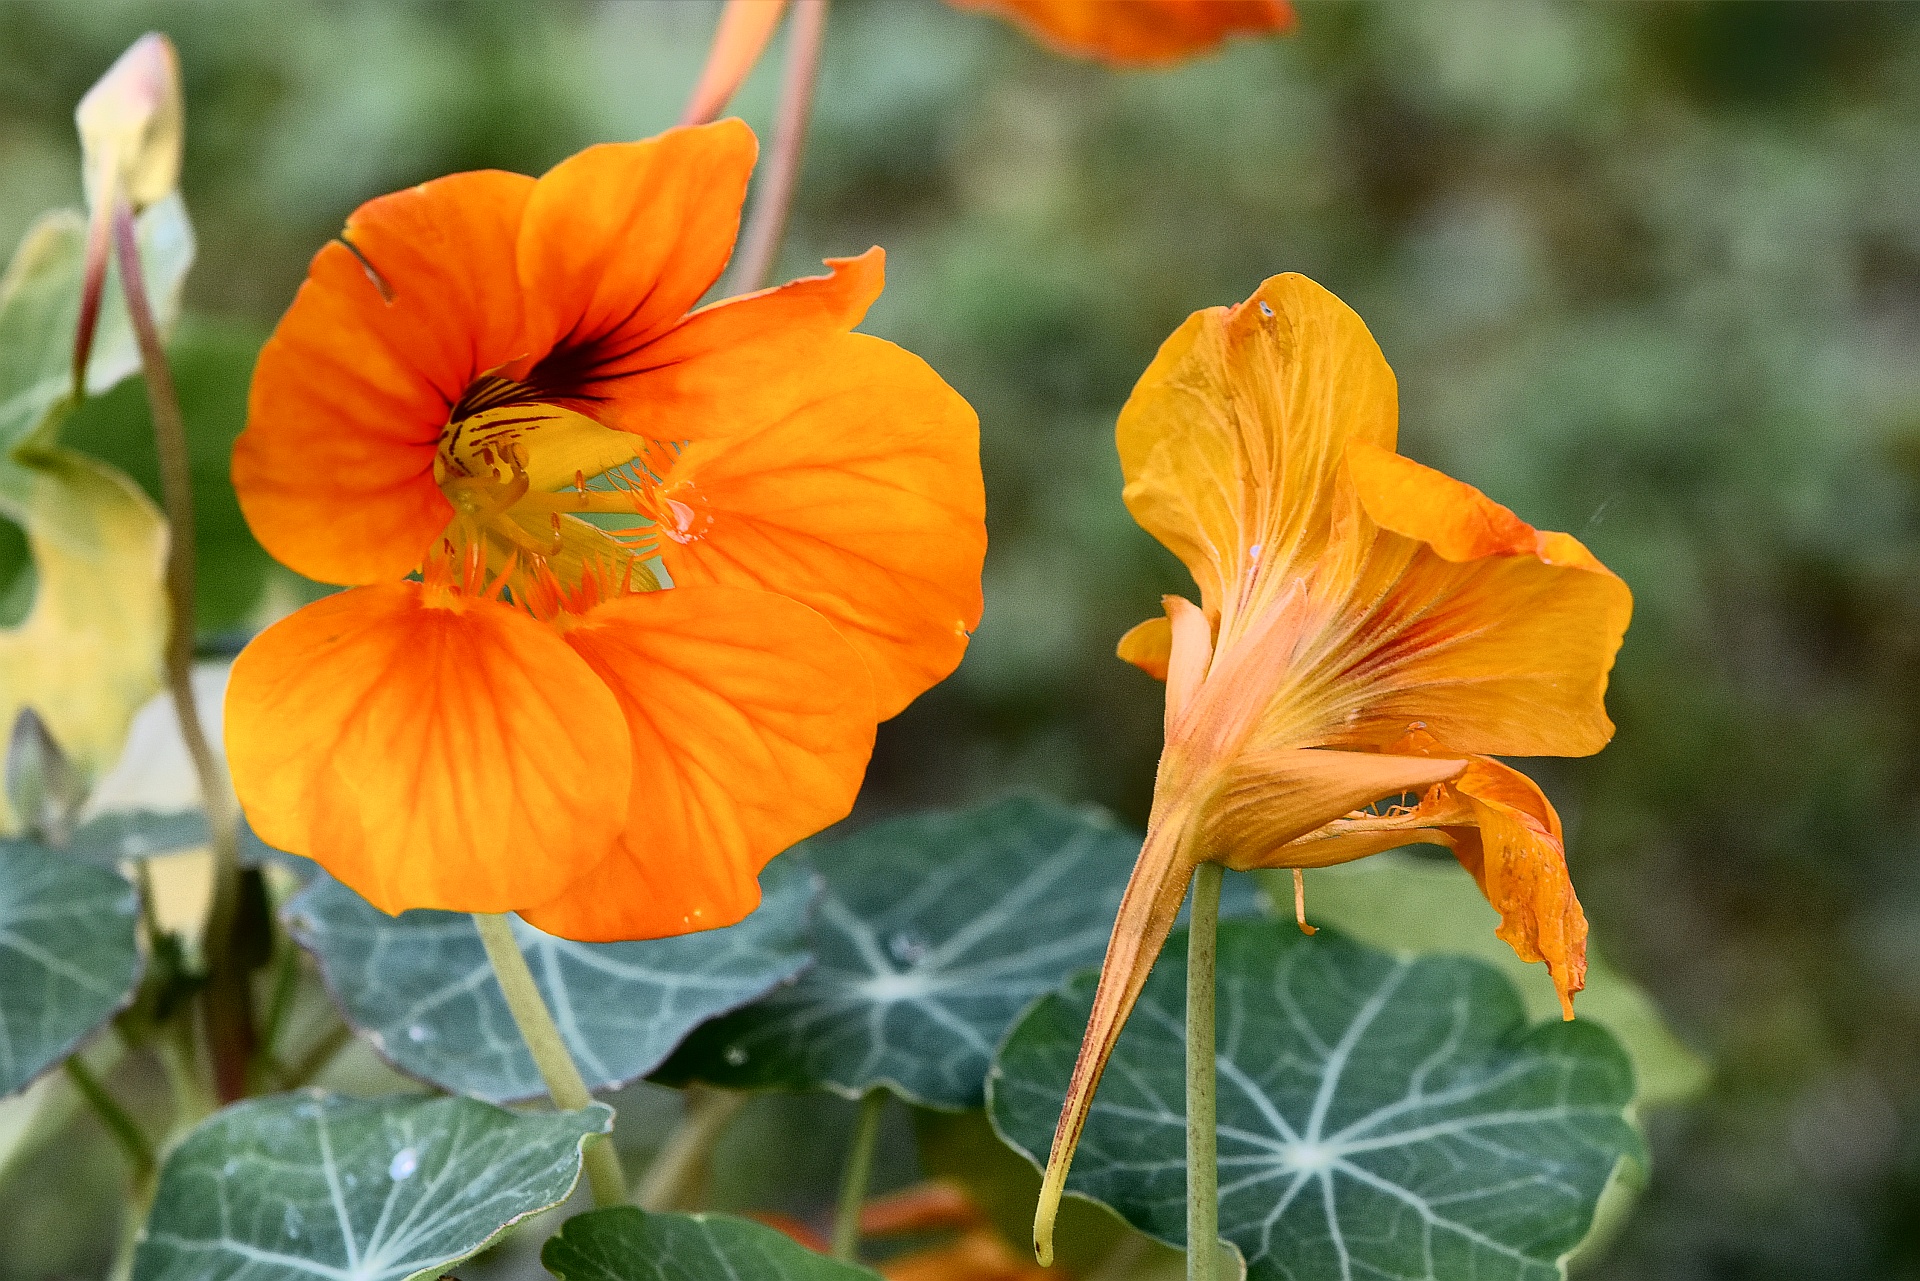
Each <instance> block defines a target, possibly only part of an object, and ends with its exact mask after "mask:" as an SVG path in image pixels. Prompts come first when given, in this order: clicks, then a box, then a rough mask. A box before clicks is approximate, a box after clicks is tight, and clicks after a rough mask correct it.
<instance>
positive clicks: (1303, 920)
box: [1293, 867, 1320, 934]
mask: <svg viewBox="0 0 1920 1281" xmlns="http://www.w3.org/2000/svg"><path fill="white" fill-rule="evenodd" d="M1293 920H1294V923H1295V924H1296V925H1298V926H1299V927H1300V932H1301V933H1302V934H1318V933H1319V932H1320V928H1319V927H1318V926H1315V925H1308V924H1307V874H1306V873H1305V872H1303V871H1301V870H1300V869H1299V868H1297V867H1296V868H1294V869H1293Z"/></svg>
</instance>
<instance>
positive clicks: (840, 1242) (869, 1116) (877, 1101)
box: [833, 1089, 887, 1263]
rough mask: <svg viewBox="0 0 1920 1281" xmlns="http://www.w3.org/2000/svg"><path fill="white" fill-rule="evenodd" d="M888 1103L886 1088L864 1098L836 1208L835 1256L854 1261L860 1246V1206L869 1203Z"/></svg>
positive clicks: (861, 1101) (870, 1091) (873, 1091)
mask: <svg viewBox="0 0 1920 1281" xmlns="http://www.w3.org/2000/svg"><path fill="white" fill-rule="evenodd" d="M886 1106H887V1092H886V1091H885V1090H879V1089H875V1090H869V1091H867V1096H866V1097H865V1098H864V1099H861V1100H860V1119H859V1121H858V1122H856V1123H855V1125H854V1128H853V1144H852V1146H850V1147H849V1148H848V1149H847V1170H846V1173H845V1174H843V1175H842V1176H841V1178H840V1204H839V1205H838V1206H837V1207H836V1208H835V1209H834V1212H833V1257H834V1258H836V1259H842V1260H845V1261H846V1262H848V1263H851V1262H853V1261H854V1257H855V1256H856V1255H857V1254H858V1253H859V1250H860V1207H861V1206H863V1205H865V1204H866V1200H867V1180H868V1179H869V1178H870V1177H871V1176H872V1174H873V1149H874V1143H875V1141H876V1140H877V1139H878V1138H879V1137H880V1113H881V1112H882V1110H884V1109H885V1108H886Z"/></svg>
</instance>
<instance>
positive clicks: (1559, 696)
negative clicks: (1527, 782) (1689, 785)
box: [1287, 444, 1633, 756]
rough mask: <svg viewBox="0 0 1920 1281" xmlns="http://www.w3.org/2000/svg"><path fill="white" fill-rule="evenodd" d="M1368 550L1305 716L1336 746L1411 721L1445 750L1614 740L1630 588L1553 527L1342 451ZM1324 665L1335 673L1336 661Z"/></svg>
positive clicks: (1403, 727)
mask: <svg viewBox="0 0 1920 1281" xmlns="http://www.w3.org/2000/svg"><path fill="white" fill-rule="evenodd" d="M1347 463H1348V469H1349V472H1350V474H1351V477H1352V484H1353V493H1354V495H1355V498H1356V499H1357V501H1358V503H1359V505H1360V507H1361V508H1362V509H1363V510H1364V512H1365V515H1366V518H1367V519H1366V521H1365V522H1363V523H1364V524H1365V525H1367V526H1368V527H1370V528H1371V529H1372V530H1373V531H1374V532H1373V537H1372V540H1371V547H1370V550H1369V553H1368V555H1367V557H1366V559H1365V561H1364V562H1363V563H1362V564H1361V566H1360V568H1359V571H1358V572H1357V573H1356V574H1355V575H1354V577H1353V578H1352V579H1351V586H1350V588H1349V591H1348V594H1347V596H1346V598H1345V601H1346V604H1345V607H1344V608H1343V609H1342V611H1341V612H1342V616H1343V622H1342V625H1341V627H1340V628H1339V629H1338V631H1337V632H1334V633H1330V635H1333V636H1335V638H1336V639H1337V642H1338V643H1337V644H1336V643H1334V641H1329V642H1327V646H1328V647H1327V649H1326V650H1325V666H1324V667H1322V668H1320V670H1321V671H1323V672H1325V673H1326V676H1325V679H1324V680H1315V679H1313V678H1312V677H1311V676H1310V675H1309V674H1308V673H1310V672H1311V671H1312V670H1313V669H1314V667H1315V665H1314V664H1313V663H1303V664H1302V681H1301V684H1302V686H1303V687H1307V688H1312V689H1315V690H1317V693H1316V694H1315V695H1314V697H1313V699H1312V701H1313V703H1314V704H1315V706H1317V707H1318V708H1319V712H1318V715H1317V717H1313V718H1309V717H1306V716H1303V715H1301V714H1300V713H1299V711H1298V709H1297V708H1296V709H1294V710H1293V711H1292V712H1291V713H1289V714H1288V716H1287V719H1288V720H1289V721H1290V722H1291V723H1293V724H1296V725H1298V724H1306V723H1309V722H1310V720H1314V719H1317V720H1318V721H1319V723H1320V724H1322V725H1331V726H1337V728H1334V729H1331V730H1329V731H1327V732H1325V733H1324V734H1321V735H1316V736H1315V737H1317V738H1320V739H1321V741H1324V742H1327V743H1330V744H1334V745H1353V746H1363V747H1364V746H1378V745H1379V744H1380V743H1382V742H1383V741H1386V740H1388V739H1392V738H1396V737H1398V736H1399V735H1401V734H1404V733H1405V732H1406V731H1407V728H1408V726H1409V725H1412V724H1415V723H1418V724H1421V725H1423V726H1424V727H1425V729H1426V731H1427V732H1428V733H1429V734H1431V735H1432V737H1433V739H1434V740H1435V741H1436V742H1437V743H1439V744H1440V745H1441V750H1443V751H1445V752H1447V753H1449V754H1467V753H1498V754H1501V755H1506V756H1585V755H1588V754H1590V753H1593V752H1597V751H1599V750H1600V748H1601V747H1603V746H1605V744H1606V742H1607V740H1608V739H1610V738H1611V737H1612V736H1613V722H1612V721H1610V720H1608V719H1607V713H1606V707H1605V705H1604V698H1605V695H1606V689H1607V675H1608V673H1609V672H1610V671H1611V670H1612V667H1613V659H1614V655H1615V654H1616V653H1617V652H1618V651H1619V649H1620V642H1621V639H1622V638H1623V637H1624V636H1625V634H1626V630H1627V621H1628V619H1629V618H1630V617H1631V615H1632V613H1633V594H1632V592H1630V591H1629V590H1628V589H1627V585H1626V584H1625V583H1623V582H1621V581H1620V579H1619V578H1617V577H1616V576H1615V575H1614V574H1613V573H1612V572H1610V571H1609V570H1608V569H1607V568H1606V567H1605V566H1604V565H1602V564H1601V563H1600V562H1599V561H1597V560H1595V559H1594V558H1593V555H1592V553H1590V552H1589V551H1587V549H1586V548H1585V547H1583V546H1581V545H1580V543H1579V542H1578V541H1576V540H1575V539H1573V538H1571V537H1569V536H1568V535H1566V534H1554V533H1543V532H1541V531H1538V530H1535V529H1534V528H1533V527H1531V526H1530V525H1528V524H1526V523H1525V522H1524V521H1522V520H1520V518H1519V517H1517V516H1515V515H1514V514H1513V513H1512V512H1510V511H1508V510H1507V509H1506V508H1504V507H1502V506H1500V505H1499V504H1498V503H1495V502H1493V501H1492V500H1490V499H1488V498H1487V497H1486V496H1485V495H1483V494H1481V493H1480V492H1479V491H1478V490H1476V489H1474V488H1473V487H1472V486H1471V485H1467V484H1463V483H1462V482H1460V481H1457V480H1454V479H1452V478H1451V477H1448V476H1445V475H1442V474H1441V473H1439V472H1437V471H1434V470H1433V469H1431V468H1429V467H1423V466H1421V465H1420V464H1419V463H1416V462H1414V461H1412V460H1411V459H1407V458H1402V457H1400V456H1399V455H1398V454H1394V453H1390V452H1388V451H1387V450H1384V449H1376V448H1373V447H1371V446H1368V445H1365V444H1356V445H1354V446H1353V447H1352V449H1351V450H1350V451H1349V453H1348V459H1347ZM1335 668H1337V671H1335V670H1334V669H1335Z"/></svg>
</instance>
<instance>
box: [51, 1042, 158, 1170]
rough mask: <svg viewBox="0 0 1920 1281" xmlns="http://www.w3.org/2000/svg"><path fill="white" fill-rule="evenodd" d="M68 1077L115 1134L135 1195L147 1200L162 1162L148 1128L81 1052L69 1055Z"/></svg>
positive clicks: (109, 1131) (102, 1122)
mask: <svg viewBox="0 0 1920 1281" xmlns="http://www.w3.org/2000/svg"><path fill="white" fill-rule="evenodd" d="M66 1071H67V1079H68V1080H69V1081H71V1082H73V1088H74V1091H75V1092H76V1093H78V1094H79V1096H80V1097H81V1098H82V1099H84V1100H86V1103H87V1106H88V1107H90V1108H92V1109H93V1110H94V1113H95V1115H97V1116H98V1117H99V1118H100V1122H101V1124H103V1125H105V1126H106V1127H107V1132H108V1133H109V1134H111V1135H113V1139H114V1142H116V1143H118V1144H119V1145H120V1150H121V1151H122V1152H124V1153H125V1154H126V1157H127V1166H128V1168H129V1169H130V1170H131V1171H132V1174H133V1186H134V1190H135V1199H136V1200H144V1189H145V1188H146V1186H147V1184H148V1183H149V1182H151V1181H152V1179H153V1172H154V1170H155V1169H157V1168H158V1165H159V1162H158V1161H157V1160H156V1159H155V1157H154V1153H153V1144H152V1143H151V1142H150V1141H149V1140H148V1139H147V1132H146V1131H145V1130H142V1129H141V1128H140V1123H139V1122H138V1121H136V1120H134V1119H133V1117H132V1116H130V1115H128V1113H127V1110H126V1109H125V1108H123V1107H121V1106H120V1100H118V1099H116V1098H114V1097H113V1095H112V1094H111V1093H110V1092H109V1091H108V1090H107V1087H106V1086H104V1085H102V1084H101V1083H100V1078H99V1077H97V1076H95V1075H94V1074H93V1072H92V1070H91V1069H90V1068H88V1067H87V1065H86V1064H85V1063H84V1062H82V1061H81V1058H80V1056H79V1055H78V1054H75V1055H71V1056H69V1057H68V1059H67V1062H66Z"/></svg>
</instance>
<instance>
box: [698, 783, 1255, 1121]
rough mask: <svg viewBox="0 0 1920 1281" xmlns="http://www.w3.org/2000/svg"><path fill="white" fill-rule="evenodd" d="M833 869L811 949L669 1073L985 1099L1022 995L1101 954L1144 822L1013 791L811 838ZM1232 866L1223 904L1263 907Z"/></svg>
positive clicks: (751, 1083) (954, 1103) (752, 1084)
mask: <svg viewBox="0 0 1920 1281" xmlns="http://www.w3.org/2000/svg"><path fill="white" fill-rule="evenodd" d="M804 848H805V850H806V852H807V854H808V858H809V860H810V861H811V863H812V864H813V866H814V868H815V869H816V870H817V871H818V872H819V874H820V876H821V879H822V880H823V881H825V883H826V888H825V889H824V890H823V891H822V893H821V897H820V902H819V905H818V906H817V907H816V908H815V910H814V920H813V948H814V952H815V954H816V956H817V957H818V961H817V963H816V964H815V965H814V967H813V968H812V969H810V970H808V971H807V972H806V973H805V974H803V975H801V976H800V979H799V981H798V982H796V983H793V984H792V985H790V986H787V987H783V988H777V989H775V990H774V991H772V992H771V993H769V994H768V995H767V996H765V997H763V998H761V999H760V1000H759V1001H756V1002H755V1003H754V1004H752V1005H750V1006H747V1007H746V1008H744V1009H741V1010H738V1011H736V1012H735V1013H733V1014H730V1015H728V1016H727V1017H725V1018H722V1019H716V1020H715V1021H714V1022H712V1023H709V1024H708V1025H707V1026H705V1027H703V1028H701V1029H700V1030H699V1031H698V1032H696V1033H694V1035H693V1036H692V1037H690V1038H688V1040H687V1043H686V1044H685V1045H684V1046H682V1047H681V1049H680V1051H679V1053H677V1054H675V1055H674V1057H673V1058H672V1059H671V1060H669V1061H668V1063H667V1066H666V1067H665V1068H664V1069H663V1070H662V1071H661V1073H660V1079H662V1080H666V1081H670V1082H681V1081H689V1080H698V1081H704V1082H707V1083H709V1084H712V1085H718V1086H724V1087H729V1088H736V1089H767V1088H781V1089H819V1088H825V1089H830V1090H835V1091H838V1092H839V1093H842V1094H846V1095H849V1096H855V1097H857V1096H859V1095H861V1094H864V1093H866V1092H867V1091H868V1090H871V1089H873V1088H874V1087H876V1086H881V1085H885V1086H888V1087H890V1088H891V1089H892V1090H893V1091H894V1092H895V1093H897V1094H899V1095H901V1096H902V1097H904V1098H906V1099H908V1100H910V1101H912V1102H915V1103H919V1104H921V1105H923V1106H926V1107H937V1108H970V1107H979V1106H980V1104H981V1102H982V1101H983V1100H984V1098H985V1081H986V1075H987V1067H988V1065H989V1064H990V1063H991V1061H992V1059H993V1047H994V1045H995V1044H996V1043H997V1042H998V1041H999V1040H1000V1036H1001V1034H1002V1033H1003V1032H1005V1031H1006V1029H1007V1026H1008V1025H1009V1024H1010V1023H1012V1022H1013V1020H1014V1018H1015V1016H1016V1015H1018V1014H1019V1013H1020V1011H1021V1010H1022V1009H1023V1008H1025V1006H1026V1004H1027V1002H1029V1001H1031V1000H1032V999H1033V998H1034V997H1035V996H1038V995H1039V994H1040V993H1042V992H1046V991H1049V990H1051V989H1052V988H1054V987H1057V986H1058V985H1059V984H1060V983H1061V982H1062V981H1063V980H1065V979H1066V977H1067V976H1068V975H1070V974H1072V973H1073V972H1074V971H1076V970H1079V969H1082V968H1084V967H1086V966H1088V965H1092V964H1095V963H1097V962H1098V961H1099V959H1100V957H1101V955H1102V953H1103V952H1104V951H1105V949H1106V945H1107V935H1108V933H1109V932H1110V931H1111V930H1112V929H1113V918H1114V914H1115V912H1116V911H1118V909H1119V906H1120V895H1121V893H1122V892H1123V891H1124V890H1125V888H1126V883H1127V874H1128V873H1129V872H1131V871H1132V870H1133V861H1134V858H1135V857H1136V856H1137V855H1138V854H1139V852H1140V837H1139V836H1138V835H1137V834H1135V833H1132V832H1129V831H1127V830H1126V829H1124V828H1122V827H1121V826H1119V825H1118V824H1117V823H1115V822H1114V821H1113V820H1112V819H1111V818H1109V817H1107V816H1106V815H1104V814H1101V813H1099V812H1097V811H1094V810H1086V809H1070V808H1068V807H1066V806H1063V805H1057V804H1054V803H1052V802H1048V801H1043V800H1038V799H1034V798H1031V797H1015V798H1012V799H1009V800H1004V801H999V802H996V803H993V804H990V805H986V806H983V807H980V808H977V809H972V810H966V811H961V812H956V813H930V814H918V815H913V816H910V817H907V818H900V819H893V820H890V821H888V822H884V823H876V824H875V825H874V826H872V827H870V828H867V829H866V830H865V831H862V832H859V833H857V834H855V835H853V836H850V837H847V838H845V839H843V840H838V841H822V842H816V843H812V844H809V845H808V846H806V847H804ZM1260 903H1261V900H1260V897H1259V892H1258V890H1257V889H1256V888H1255V886H1254V884H1253V882H1252V881H1251V880H1250V879H1248V878H1245V877H1242V876H1240V875H1238V874H1234V875H1232V876H1230V878H1229V889H1228V890H1227V891H1226V893H1225V895H1224V896H1223V907H1222V910H1223V912H1224V913H1225V914H1227V915H1244V914H1248V913H1257V912H1258V911H1259V910H1260Z"/></svg>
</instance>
